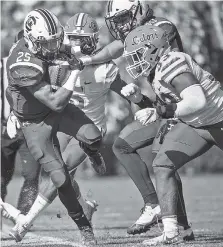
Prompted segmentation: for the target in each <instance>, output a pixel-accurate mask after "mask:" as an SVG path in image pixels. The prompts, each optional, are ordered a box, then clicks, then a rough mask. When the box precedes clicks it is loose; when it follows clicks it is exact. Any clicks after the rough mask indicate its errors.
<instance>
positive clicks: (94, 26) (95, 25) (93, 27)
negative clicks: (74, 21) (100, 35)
mask: <svg viewBox="0 0 223 247" xmlns="http://www.w3.org/2000/svg"><path fill="white" fill-rule="evenodd" d="M89 27H90V28H91V29H92V30H93V32H97V31H98V27H97V23H96V22H95V21H92V22H90V24H89Z"/></svg>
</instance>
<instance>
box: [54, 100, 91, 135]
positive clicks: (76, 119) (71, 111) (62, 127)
mask: <svg viewBox="0 0 223 247" xmlns="http://www.w3.org/2000/svg"><path fill="white" fill-rule="evenodd" d="M85 124H93V122H92V120H90V119H89V118H88V117H87V116H86V115H85V113H84V112H83V111H81V110H80V109H79V108H77V107H76V106H74V105H71V104H68V105H67V107H66V108H65V109H64V112H63V117H62V121H61V122H60V124H59V131H60V132H63V133H65V134H67V135H70V136H73V137H75V136H76V134H77V132H78V130H79V129H80V128H81V127H82V126H83V125H85Z"/></svg>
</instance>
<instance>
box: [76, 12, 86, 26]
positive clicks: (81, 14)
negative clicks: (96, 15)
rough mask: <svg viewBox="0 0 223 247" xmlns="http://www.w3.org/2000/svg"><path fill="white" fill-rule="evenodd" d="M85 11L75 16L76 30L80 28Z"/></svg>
mask: <svg viewBox="0 0 223 247" xmlns="http://www.w3.org/2000/svg"><path fill="white" fill-rule="evenodd" d="M84 15H85V13H80V14H79V15H78V17H77V30H82V25H83V20H84Z"/></svg>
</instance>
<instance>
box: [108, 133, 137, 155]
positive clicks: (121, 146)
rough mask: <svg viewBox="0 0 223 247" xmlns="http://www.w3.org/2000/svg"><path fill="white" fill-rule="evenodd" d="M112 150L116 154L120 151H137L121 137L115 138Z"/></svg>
mask: <svg viewBox="0 0 223 247" xmlns="http://www.w3.org/2000/svg"><path fill="white" fill-rule="evenodd" d="M112 150H113V152H114V154H115V155H116V154H119V153H126V154H128V153H133V152H134V151H135V150H134V149H133V148H132V147H131V146H130V145H129V144H128V143H127V142H126V141H125V140H123V139H122V138H120V137H118V138H117V139H116V140H115V142H114V144H113V146H112Z"/></svg>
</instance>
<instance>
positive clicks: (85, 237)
mask: <svg viewBox="0 0 223 247" xmlns="http://www.w3.org/2000/svg"><path fill="white" fill-rule="evenodd" d="M79 230H80V233H81V240H82V243H83V244H84V246H94V245H96V244H97V241H96V239H95V237H94V233H93V229H92V227H90V226H83V227H79Z"/></svg>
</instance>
